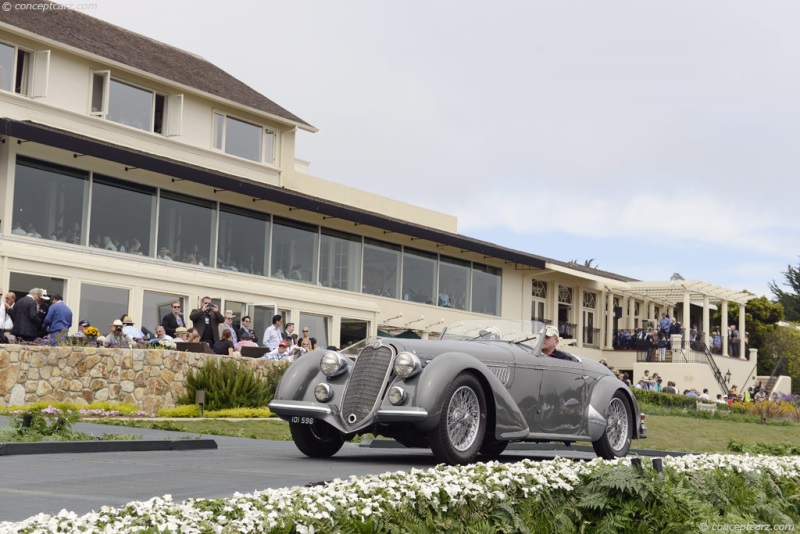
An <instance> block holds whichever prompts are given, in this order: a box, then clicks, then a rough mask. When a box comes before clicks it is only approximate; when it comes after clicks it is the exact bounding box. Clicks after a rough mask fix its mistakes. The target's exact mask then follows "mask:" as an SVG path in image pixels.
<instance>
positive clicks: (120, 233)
mask: <svg viewBox="0 0 800 534" xmlns="http://www.w3.org/2000/svg"><path fill="white" fill-rule="evenodd" d="M92 181H93V184H94V185H93V186H92V217H91V225H92V227H91V232H90V240H91V246H93V247H97V248H102V249H106V250H113V251H116V252H126V253H128V254H135V255H139V256H153V246H152V245H153V241H154V240H153V230H154V229H155V215H156V190H155V189H154V188H152V187H146V186H142V185H136V184H133V183H131V182H125V181H122V180H117V179H114V178H109V177H106V176H100V175H95V176H94V178H93V180H92Z"/></svg>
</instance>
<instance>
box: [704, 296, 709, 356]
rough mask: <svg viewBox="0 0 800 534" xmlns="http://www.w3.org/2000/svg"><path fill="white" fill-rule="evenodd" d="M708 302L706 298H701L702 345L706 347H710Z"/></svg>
mask: <svg viewBox="0 0 800 534" xmlns="http://www.w3.org/2000/svg"><path fill="white" fill-rule="evenodd" d="M708 306H709V302H708V297H707V296H706V297H703V343H705V344H706V346H707V347H710V346H711V332H709V331H708V330H709V328H711V324H710V322H709V313H708V312H709V309H708Z"/></svg>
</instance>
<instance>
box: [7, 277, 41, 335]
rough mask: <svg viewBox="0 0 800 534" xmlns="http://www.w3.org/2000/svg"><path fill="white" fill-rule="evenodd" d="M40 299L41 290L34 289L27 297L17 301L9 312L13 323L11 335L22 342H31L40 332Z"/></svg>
mask: <svg viewBox="0 0 800 534" xmlns="http://www.w3.org/2000/svg"><path fill="white" fill-rule="evenodd" d="M41 299H42V289H40V288H38V287H35V288H33V289H31V290H30V291H29V292H28V294H27V295H25V296H24V297H22V298H21V299H19V300H18V301H17V302H16V304H14V307H13V308H12V312H11V319H12V320H13V321H14V328H12V329H11V333H12V334H14V335H15V336H16V337H17V338H19V339H21V340H23V341H33V340H35V339H36V338H37V337H39V334H40V333H41V330H42V322H41V319H39V314H38V309H39V301H40V300H41Z"/></svg>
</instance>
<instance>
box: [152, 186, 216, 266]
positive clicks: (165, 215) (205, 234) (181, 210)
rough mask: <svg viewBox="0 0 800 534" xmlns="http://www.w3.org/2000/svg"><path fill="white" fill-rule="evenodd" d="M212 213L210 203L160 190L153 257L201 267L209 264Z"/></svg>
mask: <svg viewBox="0 0 800 534" xmlns="http://www.w3.org/2000/svg"><path fill="white" fill-rule="evenodd" d="M215 212H216V210H215V204H214V203H213V202H209V201H207V200H201V199H199V198H192V197H187V196H183V195H179V194H177V193H172V192H168V191H162V192H161V203H160V207H159V214H158V254H157V256H156V257H158V258H159V259H162V260H168V261H180V262H183V263H189V264H192V265H200V266H205V267H209V266H211V265H213V264H212V263H211V260H212V259H213V258H212V257H211V251H212V250H213V248H214V247H213V243H212V241H213V238H214V232H213V231H212V229H213V228H214V216H215Z"/></svg>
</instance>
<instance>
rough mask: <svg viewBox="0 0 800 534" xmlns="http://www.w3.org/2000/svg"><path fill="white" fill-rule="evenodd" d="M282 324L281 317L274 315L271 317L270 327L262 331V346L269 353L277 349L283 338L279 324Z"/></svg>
mask: <svg viewBox="0 0 800 534" xmlns="http://www.w3.org/2000/svg"><path fill="white" fill-rule="evenodd" d="M282 323H283V316H281V315H274V316H273V317H272V326H268V327H267V329H266V330H264V346H265V347H267V348H268V349H269V350H270V351H274V350H277V349H278V345H280V343H281V341H282V340H283V337H282V336H281V324H282Z"/></svg>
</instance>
